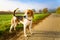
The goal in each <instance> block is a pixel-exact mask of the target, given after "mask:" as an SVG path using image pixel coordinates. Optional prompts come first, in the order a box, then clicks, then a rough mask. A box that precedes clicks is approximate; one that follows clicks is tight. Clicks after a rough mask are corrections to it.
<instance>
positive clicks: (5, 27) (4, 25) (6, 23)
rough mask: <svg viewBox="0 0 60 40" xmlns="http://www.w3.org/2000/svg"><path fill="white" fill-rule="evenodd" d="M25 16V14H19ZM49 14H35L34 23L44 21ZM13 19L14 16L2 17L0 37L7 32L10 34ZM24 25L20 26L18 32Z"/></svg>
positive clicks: (0, 18) (0, 20) (0, 19)
mask: <svg viewBox="0 0 60 40" xmlns="http://www.w3.org/2000/svg"><path fill="white" fill-rule="evenodd" d="M17 15H23V14H17ZM47 15H49V14H34V19H33V22H36V21H38V20H40V19H43V18H44V17H45V16H47ZM11 18H12V14H6V15H0V35H2V34H3V33H4V32H5V31H6V32H8V31H9V28H10V20H11ZM22 26H23V25H22V24H20V25H18V26H17V30H18V29H20V28H21V27H22Z"/></svg>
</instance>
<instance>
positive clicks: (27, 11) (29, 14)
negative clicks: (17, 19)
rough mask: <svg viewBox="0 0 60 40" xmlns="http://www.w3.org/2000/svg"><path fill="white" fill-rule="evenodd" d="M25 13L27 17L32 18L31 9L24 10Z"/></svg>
mask: <svg viewBox="0 0 60 40" xmlns="http://www.w3.org/2000/svg"><path fill="white" fill-rule="evenodd" d="M25 15H27V16H28V17H33V18H34V14H33V11H32V10H26V12H25Z"/></svg>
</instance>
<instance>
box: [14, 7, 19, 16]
mask: <svg viewBox="0 0 60 40" xmlns="http://www.w3.org/2000/svg"><path fill="white" fill-rule="evenodd" d="M18 9H19V8H16V9H15V10H14V13H13V15H14V16H15V13H16V11H17V10H18Z"/></svg>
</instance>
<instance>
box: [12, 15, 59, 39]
mask: <svg viewBox="0 0 60 40" xmlns="http://www.w3.org/2000/svg"><path fill="white" fill-rule="evenodd" d="M28 35H29V36H28V37H26V38H25V37H23V35H22V36H20V37H18V38H17V39H16V40H60V14H51V15H50V16H48V17H47V18H45V19H44V20H43V21H42V22H40V23H38V24H37V25H36V26H35V27H34V28H33V34H32V35H30V34H29V33H28ZM11 40H12V39H11Z"/></svg>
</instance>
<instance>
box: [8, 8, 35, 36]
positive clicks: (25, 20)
mask: <svg viewBox="0 0 60 40" xmlns="http://www.w3.org/2000/svg"><path fill="white" fill-rule="evenodd" d="M16 10H18V8H17V9H16ZM16 10H14V14H13V18H12V19H11V27H10V30H9V32H12V28H14V30H16V26H17V24H18V23H22V24H23V26H24V27H23V28H24V36H25V37H26V36H27V34H26V28H27V26H28V25H29V30H30V33H31V34H32V31H31V27H32V19H33V17H34V16H33V11H32V10H27V11H26V12H25V14H24V16H15V13H16Z"/></svg>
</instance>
